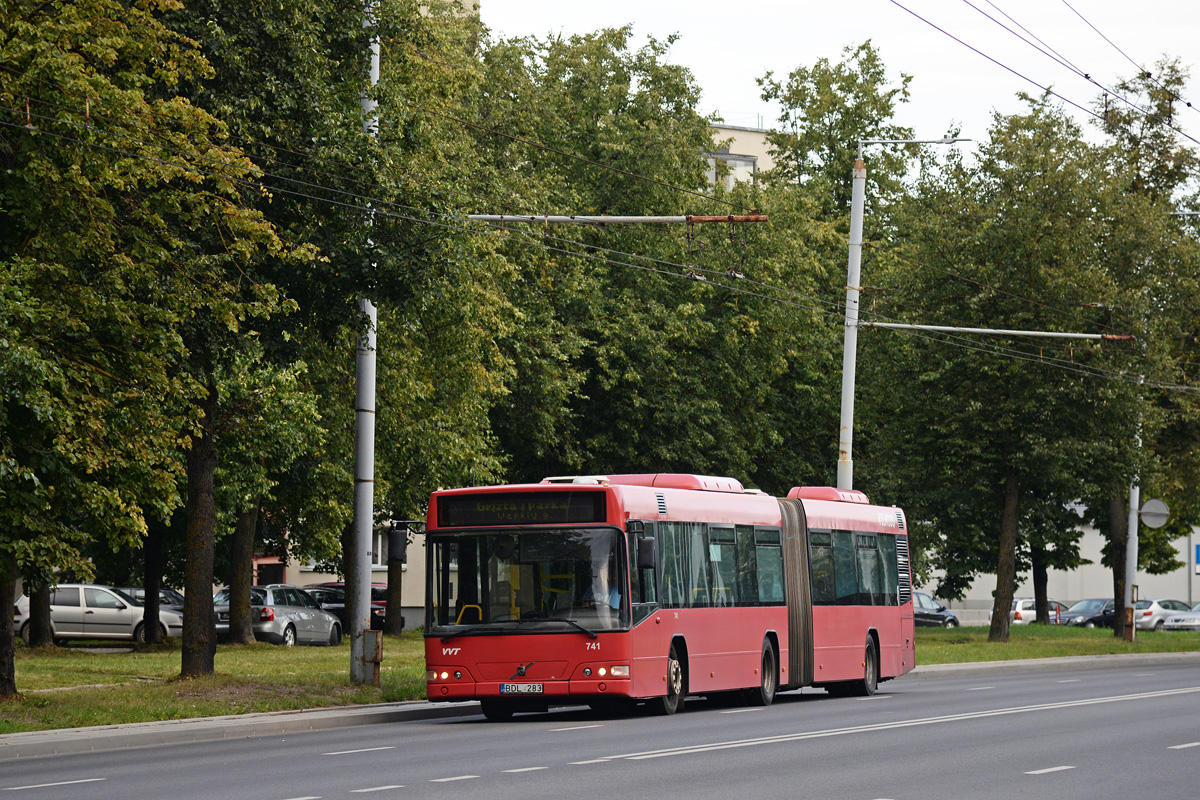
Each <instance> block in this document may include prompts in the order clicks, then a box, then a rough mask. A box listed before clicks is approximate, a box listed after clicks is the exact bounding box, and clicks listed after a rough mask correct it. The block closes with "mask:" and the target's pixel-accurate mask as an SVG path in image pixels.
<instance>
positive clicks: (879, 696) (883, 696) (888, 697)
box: [858, 694, 892, 703]
mask: <svg viewBox="0 0 1200 800" xmlns="http://www.w3.org/2000/svg"><path fill="white" fill-rule="evenodd" d="M891 699H892V696H891V695H890V694H873V695H871V696H870V697H860V698H858V702H860V703H861V702H863V701H864V700H891Z"/></svg>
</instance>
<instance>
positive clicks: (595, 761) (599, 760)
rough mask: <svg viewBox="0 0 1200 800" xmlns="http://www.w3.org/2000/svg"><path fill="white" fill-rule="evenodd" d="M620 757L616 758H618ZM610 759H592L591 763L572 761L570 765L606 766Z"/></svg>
mask: <svg viewBox="0 0 1200 800" xmlns="http://www.w3.org/2000/svg"><path fill="white" fill-rule="evenodd" d="M619 757H620V756H618V758H619ZM610 760H611V759H608V758H593V759H592V760H591V761H572V762H571V763H572V764H607V763H608V762H609V761H610Z"/></svg>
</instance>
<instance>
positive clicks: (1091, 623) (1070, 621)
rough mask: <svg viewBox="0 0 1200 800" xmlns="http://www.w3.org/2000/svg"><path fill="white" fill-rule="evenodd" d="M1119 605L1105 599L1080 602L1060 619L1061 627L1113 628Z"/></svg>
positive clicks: (1098, 598)
mask: <svg viewBox="0 0 1200 800" xmlns="http://www.w3.org/2000/svg"><path fill="white" fill-rule="evenodd" d="M1116 608H1117V604H1116V601H1114V600H1106V599H1104V598H1103V597H1097V598H1092V599H1090V600H1080V601H1079V602H1078V603H1076V604H1075V605H1073V606H1071V607H1070V608H1068V609H1067V610H1066V611H1064V612H1063V613H1062V615H1061V616H1060V617H1059V621H1058V624H1059V625H1074V626H1076V627H1080V628H1111V627H1112V626H1113V619H1114V618H1115V617H1116Z"/></svg>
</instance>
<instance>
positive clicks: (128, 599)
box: [112, 589, 142, 608]
mask: <svg viewBox="0 0 1200 800" xmlns="http://www.w3.org/2000/svg"><path fill="white" fill-rule="evenodd" d="M112 591H113V594H116V595H117V596H118V597H120V598H121V599H122V600H125V601H126V602H128V603H129V604H130V605H131V606H138V607H139V608H141V605H142V604H141V603H140V602H139V601H137V600H135V599H134V598H133V596H132V595H129V594H126V593H125V592H122V591H121V590H120V589H113V590H112Z"/></svg>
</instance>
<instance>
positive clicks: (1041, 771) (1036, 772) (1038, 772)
mask: <svg viewBox="0 0 1200 800" xmlns="http://www.w3.org/2000/svg"><path fill="white" fill-rule="evenodd" d="M1065 769H1075V768H1074V767H1047V768H1046V769H1035V770H1032V771H1030V772H1026V773H1025V774H1026V775H1045V774H1047V773H1050V772H1062V771H1063V770H1065Z"/></svg>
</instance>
